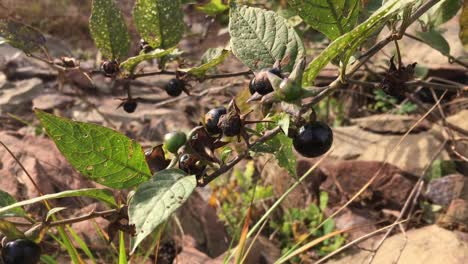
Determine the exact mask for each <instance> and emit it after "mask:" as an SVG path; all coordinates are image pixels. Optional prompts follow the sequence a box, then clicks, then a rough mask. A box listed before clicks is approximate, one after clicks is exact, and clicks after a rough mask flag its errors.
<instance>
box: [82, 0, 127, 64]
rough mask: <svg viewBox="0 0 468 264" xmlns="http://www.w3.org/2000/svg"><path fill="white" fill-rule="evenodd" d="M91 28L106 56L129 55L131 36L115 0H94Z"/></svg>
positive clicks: (110, 57) (112, 57) (115, 57)
mask: <svg viewBox="0 0 468 264" xmlns="http://www.w3.org/2000/svg"><path fill="white" fill-rule="evenodd" d="M89 30H90V31H91V35H92V37H93V39H94V42H95V43H96V46H97V48H98V49H99V50H100V51H101V53H102V55H103V56H104V57H106V58H109V59H113V60H114V59H116V60H121V59H123V58H124V57H126V56H127V53H128V49H129V47H130V36H129V34H128V31H127V26H126V25H125V21H124V19H123V17H122V14H121V13H120V10H119V9H118V8H117V6H116V5H115V3H114V1H113V0H93V5H92V8H91V17H90V18H89Z"/></svg>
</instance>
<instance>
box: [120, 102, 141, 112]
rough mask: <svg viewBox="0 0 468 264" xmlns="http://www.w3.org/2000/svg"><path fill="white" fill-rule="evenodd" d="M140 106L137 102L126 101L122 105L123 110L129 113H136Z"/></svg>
mask: <svg viewBox="0 0 468 264" xmlns="http://www.w3.org/2000/svg"><path fill="white" fill-rule="evenodd" d="M137 106H138V103H137V102H136V101H130V100H129V101H125V102H124V103H123V105H122V108H123V109H124V110H125V112H127V113H133V112H135V110H136V108H137Z"/></svg>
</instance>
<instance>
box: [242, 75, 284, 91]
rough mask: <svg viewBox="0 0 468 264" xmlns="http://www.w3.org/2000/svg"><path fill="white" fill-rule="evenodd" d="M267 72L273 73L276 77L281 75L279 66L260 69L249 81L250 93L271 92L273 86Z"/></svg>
mask: <svg viewBox="0 0 468 264" xmlns="http://www.w3.org/2000/svg"><path fill="white" fill-rule="evenodd" d="M268 72H270V73H273V74H275V75H276V76H278V77H281V70H280V69H279V68H271V69H263V70H261V71H260V72H259V73H257V74H256V75H255V77H254V78H253V79H252V80H251V81H250V84H249V91H250V94H254V93H258V94H261V95H266V94H269V93H271V92H273V87H272V86H271V83H270V80H268Z"/></svg>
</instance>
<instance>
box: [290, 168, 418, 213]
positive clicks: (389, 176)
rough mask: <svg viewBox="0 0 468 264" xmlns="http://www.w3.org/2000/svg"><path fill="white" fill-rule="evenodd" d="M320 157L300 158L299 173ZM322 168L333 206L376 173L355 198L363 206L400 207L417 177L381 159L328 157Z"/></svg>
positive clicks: (359, 187)
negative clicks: (354, 159)
mask: <svg viewBox="0 0 468 264" xmlns="http://www.w3.org/2000/svg"><path fill="white" fill-rule="evenodd" d="M316 161H317V159H310V160H305V159H304V160H299V163H303V164H302V165H298V168H302V170H303V171H299V169H298V174H299V175H302V174H303V173H305V171H306V170H308V169H309V168H310V167H312V165H313V164H315V162H316ZM318 170H319V171H320V172H321V173H323V174H324V175H325V176H326V180H325V181H324V182H323V183H322V185H321V186H320V188H321V189H323V190H325V191H327V192H328V195H329V203H330V206H336V205H339V204H341V202H342V200H343V199H346V197H348V198H350V197H352V196H353V195H354V194H356V193H357V192H358V191H359V190H361V188H362V187H363V186H364V185H365V184H366V183H367V182H368V181H369V180H370V179H371V178H372V177H373V176H374V175H376V174H378V177H377V178H376V179H375V180H374V181H373V182H372V184H371V185H370V186H369V187H368V188H367V189H366V191H364V193H363V194H361V196H360V197H358V199H357V200H356V201H355V202H356V203H359V204H360V206H366V207H368V206H372V207H376V208H387V209H400V208H401V207H402V206H403V204H404V202H405V201H406V198H407V196H408V194H409V192H410V191H411V189H412V188H413V185H414V183H415V181H416V176H415V175H412V174H410V173H407V172H405V171H403V170H401V169H399V168H398V167H396V166H393V165H391V164H388V163H382V162H378V161H351V160H350V161H341V160H333V159H325V160H324V161H323V162H322V163H321V164H320V165H319V166H318Z"/></svg>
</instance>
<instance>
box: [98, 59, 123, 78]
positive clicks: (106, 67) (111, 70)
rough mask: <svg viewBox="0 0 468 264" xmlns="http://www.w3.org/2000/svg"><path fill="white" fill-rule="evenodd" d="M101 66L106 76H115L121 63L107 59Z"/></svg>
mask: <svg viewBox="0 0 468 264" xmlns="http://www.w3.org/2000/svg"><path fill="white" fill-rule="evenodd" d="M101 67H102V70H103V71H104V74H105V75H106V76H114V75H115V74H117V73H118V72H119V63H118V62H117V61H115V60H110V61H105V62H103V63H102V65H101Z"/></svg>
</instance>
